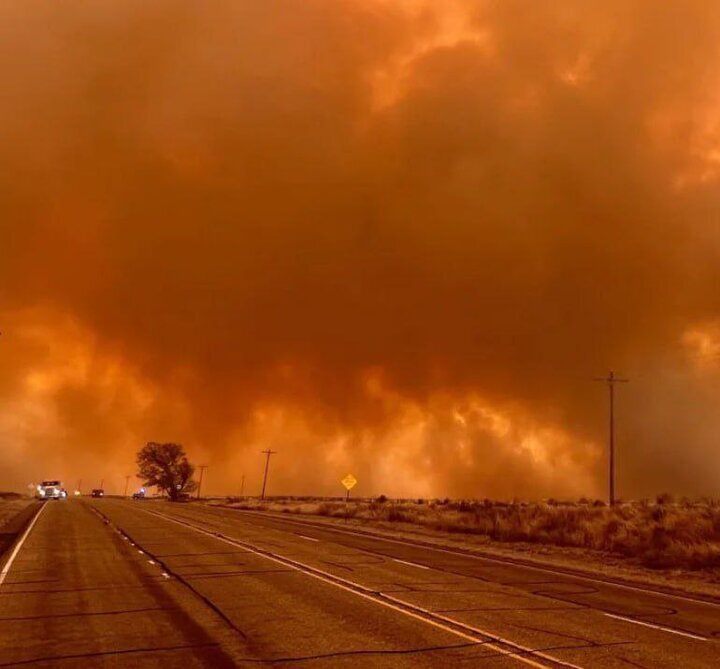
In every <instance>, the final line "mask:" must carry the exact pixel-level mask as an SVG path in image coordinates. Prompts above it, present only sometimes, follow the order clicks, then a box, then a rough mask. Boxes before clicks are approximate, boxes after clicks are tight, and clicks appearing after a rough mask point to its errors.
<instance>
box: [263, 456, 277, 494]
mask: <svg viewBox="0 0 720 669" xmlns="http://www.w3.org/2000/svg"><path fill="white" fill-rule="evenodd" d="M260 452H261V453H264V454H265V455H266V456H267V458H266V459H265V476H264V477H263V487H262V495H260V499H265V485H266V484H267V477H268V467H270V456H271V455H275V453H277V451H271V450H270V449H269V448H268V449H267V450H266V451H260Z"/></svg>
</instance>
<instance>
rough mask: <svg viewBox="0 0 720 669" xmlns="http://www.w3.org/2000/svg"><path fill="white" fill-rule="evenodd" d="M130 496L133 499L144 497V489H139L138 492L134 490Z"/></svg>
mask: <svg viewBox="0 0 720 669" xmlns="http://www.w3.org/2000/svg"><path fill="white" fill-rule="evenodd" d="M132 498H133V499H145V491H144V490H139V491H138V492H134V493H133V496H132Z"/></svg>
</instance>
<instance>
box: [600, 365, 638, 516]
mask: <svg viewBox="0 0 720 669" xmlns="http://www.w3.org/2000/svg"><path fill="white" fill-rule="evenodd" d="M593 381H599V382H601V383H607V386H608V391H609V394H610V425H609V435H608V436H609V441H610V444H609V454H608V460H609V463H608V464H609V472H608V488H609V491H608V502H609V504H610V506H614V505H615V384H616V383H629V379H621V378H619V377H617V376H615V372H613V371H612V370H610V373H609V374H608V375H607V377H604V378H602V377H600V378H595V379H593Z"/></svg>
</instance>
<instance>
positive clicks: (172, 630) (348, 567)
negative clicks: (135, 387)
mask: <svg viewBox="0 0 720 669" xmlns="http://www.w3.org/2000/svg"><path fill="white" fill-rule="evenodd" d="M33 523H34V524H33V525H32V527H31V529H30V530H29V531H26V532H25V534H24V535H22V536H20V537H19V539H18V541H17V542H16V543H15V545H14V548H13V550H12V551H8V552H7V553H6V554H5V555H4V556H3V557H2V558H0V564H1V565H2V566H3V569H2V572H4V576H2V575H0V667H16V666H17V667H23V666H32V667H53V668H55V667H70V666H72V667H77V666H78V664H79V663H81V664H82V665H83V666H91V667H93V666H102V667H155V666H157V667H160V666H162V667H165V668H167V667H175V666H177V667H180V666H182V667H184V668H186V667H234V666H239V667H245V666H247V667H258V666H264V665H267V666H273V667H298V666H300V667H327V668H330V667H332V668H334V667H421V668H423V667H475V666H488V667H499V668H503V669H504V668H505V667H515V668H522V667H528V666H530V667H549V668H550V667H553V668H554V667H583V668H593V669H594V668H596V667H599V668H605V667H608V668H609V667H613V668H614V667H623V668H627V667H646V668H648V669H650V668H651V667H652V668H656V667H657V668H661V669H662V668H664V667H668V668H670V667H672V669H677V668H678V667H682V668H683V669H684V668H688V669H692V668H694V667H715V666H718V659H717V658H718V652H719V651H720V633H719V630H720V606H718V605H717V604H712V603H704V602H700V601H695V600H692V599H686V598H679V597H673V596H670V595H664V594H658V593H653V592H650V591H645V590H643V589H629V588H626V587H622V586H618V585H613V584H608V583H602V582H594V581H592V580H590V579H581V578H578V577H576V576H570V575H564V574H558V573H553V572H545V571H542V570H538V569H533V568H531V567H527V566H523V565H517V564H512V563H506V562H503V561H497V560H492V559H484V558H478V557H476V556H471V555H465V554H462V553H456V552H453V551H444V550H433V549H430V548H428V547H424V546H417V545H413V544H412V543H407V542H404V541H391V540H386V539H380V538H375V537H368V536H364V535H362V534H357V533H354V532H353V531H346V530H345V529H344V528H342V527H337V528H333V527H326V526H323V525H321V524H313V523H312V522H305V521H303V520H300V519H297V518H292V517H285V516H277V517H269V516H265V515H258V514H252V513H243V512H238V511H234V510H230V509H220V508H211V507H205V506H201V505H196V504H179V505H171V504H167V503H156V502H150V501H140V502H131V501H125V500H113V499H104V500H88V499H83V500H68V501H67V502H46V503H45V504H44V505H42V506H41V511H40V513H39V514H38V515H37V516H36V517H35V518H34V521H33ZM3 579H4V581H3Z"/></svg>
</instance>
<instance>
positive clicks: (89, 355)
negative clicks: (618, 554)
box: [0, 0, 720, 498]
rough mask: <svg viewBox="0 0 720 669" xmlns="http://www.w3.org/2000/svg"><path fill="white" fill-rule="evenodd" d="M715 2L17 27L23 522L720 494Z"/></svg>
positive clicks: (13, 12)
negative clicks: (78, 497) (614, 402)
mask: <svg viewBox="0 0 720 669" xmlns="http://www.w3.org/2000/svg"><path fill="white" fill-rule="evenodd" d="M719 50H720V6H719V5H718V3H717V2H714V1H713V0H687V1H686V2H683V3H657V2H653V1H650V0H643V1H639V0H617V1H615V0H610V1H608V0H603V1H602V2H601V1H600V0H597V1H592V2H583V3H554V2H533V3H527V2H524V1H523V2H521V1H520V0H504V1H503V2H499V1H489V0H477V1H474V2H473V1H472V0H464V1H462V2H460V1H458V2H442V3H440V2H435V1H432V0H404V1H402V2H399V1H397V0H262V1H260V0H232V1H231V0H219V1H218V2H210V3H208V2H200V1H199V0H184V1H181V2H178V1H177V0H173V1H172V2H171V1H169V0H167V1H166V0H156V1H154V2H146V1H142V2H141V1H140V0H128V1H127V2H123V3H117V2H115V1H111V0H100V1H98V2H93V3H87V2H79V1H78V0H70V1H68V2H63V3H46V2H37V1H36V0H23V2H19V1H16V2H5V3H2V5H0V81H2V82H3V84H2V104H0V147H2V149H1V150H0V325H1V329H2V330H3V336H2V338H0V369H1V370H2V373H1V374H0V489H2V488H10V489H19V488H23V487H24V486H26V485H27V484H28V483H29V482H30V481H34V480H37V479H39V478H42V477H55V476H61V477H63V478H64V479H65V480H66V482H67V483H68V485H70V486H74V484H75V482H76V481H77V479H80V478H82V479H83V480H84V481H86V482H87V483H86V487H87V486H89V485H97V484H98V483H99V481H100V479H103V478H104V479H105V481H106V487H107V488H108V489H110V490H112V489H115V490H121V489H122V487H123V485H124V478H123V476H124V474H126V473H132V472H134V466H133V457H134V453H135V451H136V450H137V449H138V448H139V447H140V446H141V445H142V444H143V443H144V442H146V441H149V440H156V441H164V440H173V441H179V442H182V443H184V444H185V445H186V447H187V449H188V451H189V452H190V454H191V456H192V458H193V459H194V460H195V461H197V462H203V463H207V464H208V465H209V466H210V468H209V470H208V472H207V479H206V483H207V487H208V492H217V493H221V492H237V491H239V481H240V476H241V475H242V474H243V473H245V474H246V477H247V487H246V491H247V492H250V493H253V492H257V489H258V486H259V479H260V475H261V473H262V461H261V456H260V455H259V453H258V451H260V450H262V449H263V448H266V447H268V446H269V447H272V448H273V449H274V450H277V451H279V455H278V456H277V457H276V458H275V460H274V462H273V472H272V475H273V479H272V486H271V492H278V493H279V492H287V493H297V494H301V493H323V494H340V493H341V488H340V487H339V480H340V478H342V477H343V476H344V475H345V474H347V473H348V472H349V471H351V472H353V473H354V474H355V475H356V476H357V477H358V479H359V481H360V484H359V485H358V488H357V492H358V494H379V493H381V492H384V493H386V494H390V495H412V496H420V495H423V496H427V495H440V496H445V495H450V496H478V497H485V496H492V497H506V498H507V497H513V496H518V497H531V498H536V497H543V496H555V497H567V496H573V497H576V496H580V495H601V494H603V492H604V490H605V479H604V476H605V460H604V450H603V449H604V439H605V428H606V413H605V412H606V403H605V401H606V397H605V391H604V389H603V388H602V387H600V386H598V385H597V384H593V383H592V381H591V379H592V377H594V376H597V375H599V374H602V373H606V372H607V370H608V369H610V368H611V367H612V368H615V369H616V370H618V371H620V372H622V373H623V374H625V375H628V376H629V377H630V378H631V379H632V383H631V384H630V385H628V386H625V387H623V388H621V389H620V394H621V396H620V398H619V400H620V401H619V415H618V421H619V427H618V446H619V449H620V455H619V458H618V460H619V491H620V494H621V495H622V496H625V497H637V496H642V495H649V494H654V493H656V492H658V491H660V490H671V491H674V492H676V493H679V494H690V495H699V494H717V491H718V488H720V473H719V472H720V448H718V434H720V418H719V417H718V416H719V415H720V412H718V410H717V405H718V399H720V395H719V392H720V281H719V280H720V262H719V260H720V258H718V252H719V251H720V222H719V220H720V219H719V212H720V208H719V205H720V190H719V188H718V186H719V185H720V87H719V86H718V84H720V76H719V75H720V57H719V56H720V54H719Z"/></svg>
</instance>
